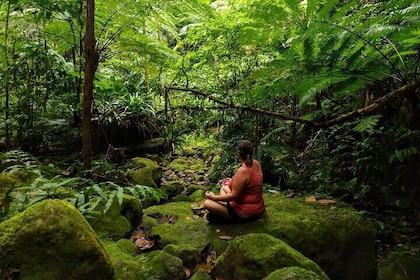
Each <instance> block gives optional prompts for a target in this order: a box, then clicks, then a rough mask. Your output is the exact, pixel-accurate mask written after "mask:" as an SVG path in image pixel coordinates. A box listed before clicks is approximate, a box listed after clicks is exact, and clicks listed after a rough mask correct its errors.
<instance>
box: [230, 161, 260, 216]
mask: <svg viewBox="0 0 420 280" xmlns="http://www.w3.org/2000/svg"><path fill="white" fill-rule="evenodd" d="M245 167H246V168H247V169H248V171H249V172H250V174H251V181H250V182H249V184H248V186H246V187H245V189H244V191H243V193H242V194H241V196H240V197H239V198H238V200H237V201H230V202H229V204H230V206H231V207H232V208H233V209H234V210H235V213H236V214H237V215H238V216H239V218H241V219H244V220H248V219H254V218H256V217H258V216H259V215H260V214H261V213H262V212H263V211H264V199H263V196H262V186H263V174H262V172H258V173H255V172H254V170H252V168H251V167H248V166H246V165H245ZM232 184H233V180H231V181H230V182H229V188H230V190H232Z"/></svg>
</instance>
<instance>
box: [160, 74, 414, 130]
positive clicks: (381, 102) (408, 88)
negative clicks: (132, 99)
mask: <svg viewBox="0 0 420 280" xmlns="http://www.w3.org/2000/svg"><path fill="white" fill-rule="evenodd" d="M419 87H420V81H414V82H412V83H410V84H407V85H405V86H402V87H400V88H398V89H396V90H394V91H392V92H390V93H388V94H386V95H384V96H382V97H380V98H378V99H376V100H375V102H373V103H372V104H371V105H369V106H367V107H364V108H361V109H357V110H354V111H352V112H349V113H346V114H343V115H340V116H338V117H337V118H334V119H331V120H327V121H324V122H313V121H309V120H305V119H301V118H300V117H296V116H292V115H288V114H283V113H279V112H273V111H268V110H263V109H259V108H254V107H250V106H241V105H237V104H233V103H229V102H226V101H224V100H221V99H218V98H216V97H214V96H212V95H211V94H209V93H204V92H202V91H200V90H198V89H192V88H179V87H167V89H168V90H178V91H186V92H191V93H192V94H194V95H198V96H202V97H205V98H207V99H209V100H211V101H213V102H216V103H218V104H221V105H223V106H225V107H226V108H234V109H240V110H245V111H249V112H255V113H257V114H262V115H268V116H272V117H276V118H280V119H283V120H290V121H294V122H298V123H303V124H307V125H310V126H313V127H328V126H332V125H335V124H338V123H343V122H346V121H348V120H350V119H353V118H356V117H359V116H367V115H371V114H373V113H374V112H375V111H377V110H378V109H379V108H382V107H383V106H385V105H386V104H388V103H390V102H391V101H392V100H394V99H395V98H397V97H400V96H402V95H404V94H407V93H410V92H413V91H415V90H416V89H417V88H419Z"/></svg>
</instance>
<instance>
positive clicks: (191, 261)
mask: <svg viewBox="0 0 420 280" xmlns="http://www.w3.org/2000/svg"><path fill="white" fill-rule="evenodd" d="M163 251H165V252H166V253H168V254H171V255H172V256H175V257H177V258H180V259H181V260H182V262H183V264H184V266H185V267H187V268H189V269H193V268H194V267H195V266H196V265H197V264H199V263H200V262H201V261H202V260H201V254H200V251H199V250H198V249H196V248H194V247H192V246H191V245H189V244H183V245H174V244H168V245H166V246H165V248H163Z"/></svg>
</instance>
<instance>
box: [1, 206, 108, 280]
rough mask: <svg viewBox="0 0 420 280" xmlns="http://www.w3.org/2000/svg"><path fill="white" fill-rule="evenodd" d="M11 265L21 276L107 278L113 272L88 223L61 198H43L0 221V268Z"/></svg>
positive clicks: (3, 268)
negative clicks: (22, 210)
mask: <svg viewBox="0 0 420 280" xmlns="http://www.w3.org/2000/svg"><path fill="white" fill-rule="evenodd" d="M12 267H13V268H16V269H19V270H20V272H21V276H22V278H23V279H110V278H111V277H112V274H113V270H112V267H111V264H110V259H109V257H108V255H107V254H106V251H105V249H104V247H103V246H102V244H101V243H100V242H99V240H98V238H97V237H96V235H95V232H94V231H93V230H92V228H91V226H90V225H89V224H88V223H87V221H86V220H85V219H84V217H83V216H82V215H81V214H80V212H79V211H77V209H75V208H74V207H73V206H72V205H71V204H70V203H68V202H66V201H62V200H44V201H42V202H39V203H36V204H34V205H33V206H31V207H29V208H28V209H26V210H25V211H24V212H22V213H20V214H18V215H16V216H14V217H12V218H10V219H9V220H7V221H5V222H3V223H0V268H1V270H2V271H3V272H5V271H6V269H8V268H12ZM3 276H4V275H3ZM63 276H65V278H63ZM0 278H1V277H0Z"/></svg>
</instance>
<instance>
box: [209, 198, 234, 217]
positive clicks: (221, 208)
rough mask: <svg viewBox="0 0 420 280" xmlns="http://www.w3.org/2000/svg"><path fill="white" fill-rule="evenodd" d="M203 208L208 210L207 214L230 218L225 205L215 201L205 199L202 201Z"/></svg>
mask: <svg viewBox="0 0 420 280" xmlns="http://www.w3.org/2000/svg"><path fill="white" fill-rule="evenodd" d="M204 208H206V209H207V210H209V214H214V215H219V216H221V217H223V218H226V219H229V220H231V217H230V215H229V212H228V209H227V207H226V205H223V204H221V203H219V202H217V201H213V200H209V199H206V201H204Z"/></svg>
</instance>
